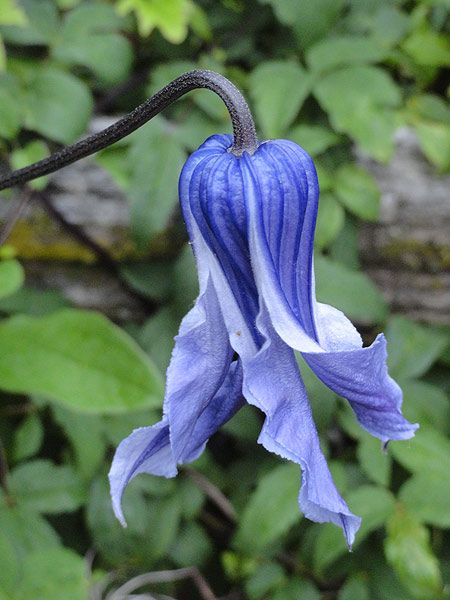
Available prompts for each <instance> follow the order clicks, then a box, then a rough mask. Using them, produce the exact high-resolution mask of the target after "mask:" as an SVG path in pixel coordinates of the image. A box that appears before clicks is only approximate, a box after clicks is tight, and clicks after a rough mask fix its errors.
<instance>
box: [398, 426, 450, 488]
mask: <svg viewBox="0 0 450 600" xmlns="http://www.w3.org/2000/svg"><path fill="white" fill-rule="evenodd" d="M389 449H390V452H391V453H392V454H393V456H394V458H395V460H397V461H398V462H399V463H400V464H401V465H403V466H404V467H405V468H406V469H408V470H409V471H411V472H412V473H431V472H435V473H437V474H438V475H441V476H442V477H444V478H447V477H448V472H449V468H450V440H449V439H448V438H447V437H446V436H445V435H442V433H439V432H438V431H436V430H435V429H431V428H425V427H421V428H420V429H419V430H418V431H417V432H416V435H415V436H414V437H413V438H411V439H410V440H406V441H402V442H394V441H392V442H390V445H389Z"/></svg>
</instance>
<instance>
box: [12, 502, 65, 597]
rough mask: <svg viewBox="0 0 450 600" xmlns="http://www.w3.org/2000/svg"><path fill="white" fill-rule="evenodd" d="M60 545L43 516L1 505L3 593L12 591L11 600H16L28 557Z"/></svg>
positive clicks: (18, 507) (15, 507)
mask: <svg viewBox="0 0 450 600" xmlns="http://www.w3.org/2000/svg"><path fill="white" fill-rule="evenodd" d="M58 545H59V539H58V536H57V534H56V532H55V531H54V529H53V528H52V527H50V525H49V524H48V523H47V521H46V520H45V519H44V518H42V517H41V516H40V515H38V514H36V513H34V512H32V511H29V510H27V509H25V508H23V507H21V506H14V507H7V506H5V505H3V504H2V505H1V506H0V556H1V557H2V568H1V570H0V591H3V589H4V590H6V591H7V592H10V593H11V594H12V597H11V600H16V598H17V596H16V595H15V592H16V587H17V584H18V582H19V581H20V578H21V575H22V569H23V566H24V564H25V560H26V558H27V557H28V555H29V554H30V553H32V552H41V551H46V550H48V549H50V548H54V547H56V546H58ZM3 548H7V552H6V553H3V551H2V550H3ZM0 597H1V596H0ZM8 598H9V596H8Z"/></svg>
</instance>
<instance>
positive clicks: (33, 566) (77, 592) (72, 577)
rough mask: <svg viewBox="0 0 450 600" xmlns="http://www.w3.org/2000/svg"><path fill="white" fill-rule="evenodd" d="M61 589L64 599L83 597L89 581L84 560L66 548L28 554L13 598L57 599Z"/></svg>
mask: <svg viewBox="0 0 450 600" xmlns="http://www.w3.org/2000/svg"><path fill="white" fill-rule="evenodd" d="M61 590H64V598H65V600H86V598H87V597H88V592H89V581H88V579H87V570H86V563H85V560H84V559H83V558H82V557H81V556H79V555H78V554H76V553H75V552H73V551H72V550H69V549H67V548H53V549H45V550H41V551H40V552H36V553H34V554H30V555H29V556H28V557H27V560H26V563H25V565H24V569H23V576H22V578H21V580H20V583H19V585H18V587H17V600H28V599H29V598H45V600H60V599H61Z"/></svg>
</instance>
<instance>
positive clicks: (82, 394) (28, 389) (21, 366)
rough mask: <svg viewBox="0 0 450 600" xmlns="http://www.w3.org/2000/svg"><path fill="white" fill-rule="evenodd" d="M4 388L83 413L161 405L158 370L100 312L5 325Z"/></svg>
mask: <svg viewBox="0 0 450 600" xmlns="http://www.w3.org/2000/svg"><path fill="white" fill-rule="evenodd" d="M0 355H1V356H2V361H1V365H0V388H3V389H5V390H8V391H11V392H16V393H28V394H37V395H42V396H46V397H48V398H50V399H52V400H54V401H56V402H60V403H62V404H64V405H66V406H67V407H70V408H72V409H73V410H77V411H85V412H90V413H103V414H108V413H117V412H125V411H127V410H135V409H138V408H143V407H147V408H152V407H156V406H159V405H160V402H161V397H162V381H161V376H160V375H159V373H158V371H157V369H156V367H154V366H153V364H152V363H151V362H150V360H149V359H148V358H147V357H145V355H144V354H143V353H142V351H141V350H140V349H139V348H138V346H137V345H136V344H135V343H134V342H133V340H132V339H131V338H129V337H128V336H127V335H126V334H125V332H124V331H122V330H120V329H119V328H118V327H116V326H115V325H113V324H112V323H111V322H110V321H108V320H107V319H106V318H105V317H103V316H101V315H99V314H96V313H94V312H88V311H81V310H69V309H68V310H62V311H59V312H57V313H54V314H52V315H50V316H46V317H40V318H38V317H27V316H16V317H11V318H10V319H8V320H5V321H3V322H2V323H1V324H0Z"/></svg>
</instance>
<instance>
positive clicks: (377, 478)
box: [357, 430, 392, 486]
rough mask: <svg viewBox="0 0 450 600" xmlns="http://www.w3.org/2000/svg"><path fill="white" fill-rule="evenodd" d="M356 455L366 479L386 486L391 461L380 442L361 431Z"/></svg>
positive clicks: (389, 475)
mask: <svg viewBox="0 0 450 600" xmlns="http://www.w3.org/2000/svg"><path fill="white" fill-rule="evenodd" d="M357 454H358V460H359V464H360V465H361V468H362V470H363V471H364V473H365V474H366V475H367V477H368V478H369V479H370V480H371V481H373V482H374V483H379V484H380V485H384V486H388V485H389V480H390V477H391V468H392V459H391V457H390V456H389V454H388V453H387V452H384V451H383V450H382V448H381V442H380V440H378V439H376V438H374V437H372V436H371V435H369V434H368V433H366V432H365V431H362V430H361V434H360V439H359V443H358V452H357Z"/></svg>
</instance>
